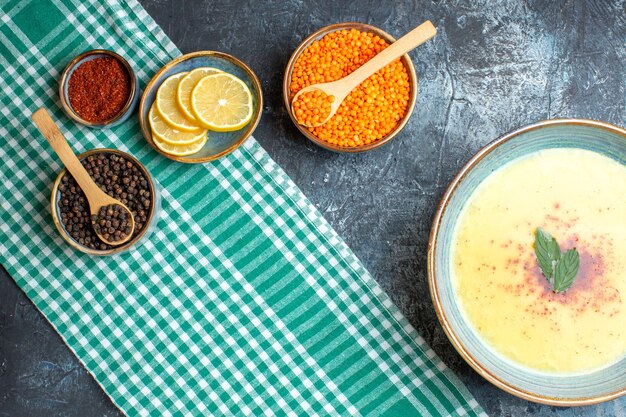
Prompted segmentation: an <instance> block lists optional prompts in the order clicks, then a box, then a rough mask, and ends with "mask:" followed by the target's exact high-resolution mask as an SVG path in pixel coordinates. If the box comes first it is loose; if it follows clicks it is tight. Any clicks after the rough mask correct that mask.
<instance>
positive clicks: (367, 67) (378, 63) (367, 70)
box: [344, 20, 437, 94]
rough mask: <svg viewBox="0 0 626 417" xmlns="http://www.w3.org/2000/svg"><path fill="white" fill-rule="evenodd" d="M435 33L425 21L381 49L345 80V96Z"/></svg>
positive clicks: (435, 30) (434, 29)
mask: <svg viewBox="0 0 626 417" xmlns="http://www.w3.org/2000/svg"><path fill="white" fill-rule="evenodd" d="M436 33H437V29H436V28H435V26H433V24H432V23H431V22H430V20H427V21H425V22H424V23H422V24H421V25H419V26H418V27H416V28H415V29H413V30H412V31H410V32H409V33H407V34H406V35H404V36H403V37H401V38H400V39H398V40H397V41H395V42H394V43H392V44H391V45H389V46H388V47H387V48H385V49H383V50H382V51H381V52H380V53H379V54H377V55H376V56H375V57H374V58H372V59H370V60H369V61H367V62H366V63H365V64H363V65H362V66H360V67H359V68H358V69H356V70H355V71H354V72H353V73H352V74H350V75H349V76H347V77H346V78H345V81H346V83H345V86H344V89H345V90H346V94H348V93H349V92H350V91H352V90H353V89H354V88H356V86H357V85H359V84H361V83H362V82H363V81H365V80H366V79H367V78H368V77H369V76H370V75H372V74H374V73H375V72H376V71H378V70H379V69H381V68H383V67H384V66H385V65H387V64H389V63H391V62H392V61H393V60H395V59H397V58H400V57H401V56H402V55H404V54H406V53H407V52H409V51H410V50H411V49H414V48H417V47H418V46H420V45H421V44H423V43H424V42H426V41H427V40H429V39H430V38H432V37H433V36H435V34H436Z"/></svg>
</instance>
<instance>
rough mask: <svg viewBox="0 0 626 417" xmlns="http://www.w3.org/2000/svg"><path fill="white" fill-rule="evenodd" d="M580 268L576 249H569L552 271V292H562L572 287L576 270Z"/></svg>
mask: <svg viewBox="0 0 626 417" xmlns="http://www.w3.org/2000/svg"><path fill="white" fill-rule="evenodd" d="M579 267H580V256H579V255H578V251H577V250H576V248H573V249H569V250H568V251H567V252H565V254H564V255H563V256H562V257H561V259H559V261H558V262H557V263H556V268H555V269H554V291H556V292H563V291H565V290H567V289H568V288H569V287H571V286H572V284H573V283H574V279H575V278H576V274H577V273H578V268H579Z"/></svg>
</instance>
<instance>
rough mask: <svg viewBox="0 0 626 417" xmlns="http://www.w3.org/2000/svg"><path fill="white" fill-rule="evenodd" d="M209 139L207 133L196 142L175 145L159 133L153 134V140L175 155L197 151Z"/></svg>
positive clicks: (161, 147)
mask: <svg viewBox="0 0 626 417" xmlns="http://www.w3.org/2000/svg"><path fill="white" fill-rule="evenodd" d="M205 132H206V131H205ZM207 139H208V136H207V135H206V134H205V135H204V136H202V137H200V139H199V140H197V141H196V142H191V143H186V144H183V145H173V144H171V143H169V142H166V141H164V140H163V139H162V138H161V137H160V136H158V135H152V141H153V142H154V144H155V145H156V146H157V147H158V148H159V149H160V150H162V151H163V152H165V153H166V154H169V155H174V156H188V155H193V154H194V153H197V152H198V151H199V150H200V149H202V147H203V146H204V144H205V143H206V141H207Z"/></svg>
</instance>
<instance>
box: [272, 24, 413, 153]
mask: <svg viewBox="0 0 626 417" xmlns="http://www.w3.org/2000/svg"><path fill="white" fill-rule="evenodd" d="M394 41H395V39H394V38H393V37H392V36H391V35H389V34H388V33H386V32H385V31H383V30H381V29H379V28H377V27H375V26H371V25H368V24H364V23H357V22H345V23H337V24H333V25H329V26H325V27H323V28H321V29H319V30H317V31H315V32H314V33H312V34H311V35H310V36H308V37H307V38H306V39H305V40H304V41H302V42H301V43H300V45H299V46H298V47H297V48H296V49H295V51H294V52H293V54H292V55H291V58H290V59H289V62H288V63H287V67H286V70H285V75H284V79H283V100H284V103H285V108H286V110H287V113H288V114H289V117H290V118H291V120H292V121H293V123H294V124H295V125H296V127H297V128H298V129H299V130H300V132H301V133H302V134H303V135H304V136H306V137H307V138H308V139H309V140H311V141H312V142H313V143H315V144H317V145H319V146H321V147H323V148H326V149H329V150H331V151H335V152H345V153H355V152H365V151H368V150H371V149H375V148H378V147H380V146H382V145H384V144H386V143H388V142H390V141H391V140H392V139H394V138H395V137H396V136H397V135H398V134H399V133H400V132H401V131H402V129H403V128H404V127H405V126H406V124H407V122H408V120H409V118H410V117H411V114H412V112H413V108H414V107H415V102H416V99H417V75H416V74H415V68H414V67H413V63H412V62H411V58H410V57H409V56H408V55H407V54H405V55H403V56H402V57H401V58H400V59H398V60H396V61H394V62H392V63H391V64H389V65H387V66H386V67H384V68H383V69H381V70H379V71H378V72H377V73H375V74H374V75H372V76H371V77H369V78H368V79H367V80H365V81H364V82H362V83H361V84H360V85H359V86H358V87H357V88H355V89H354V90H353V91H352V92H351V93H350V94H349V95H348V96H347V97H346V99H345V100H344V101H343V102H342V103H341V105H340V107H339V109H338V110H337V113H336V114H335V115H334V116H333V117H331V118H330V119H329V120H328V121H327V122H326V123H324V124H323V125H321V126H318V127H313V128H311V127H306V126H304V125H303V124H302V119H303V118H306V117H307V114H303V112H302V110H301V109H295V111H294V109H292V100H293V98H294V96H295V95H296V94H297V93H298V92H299V91H300V90H301V89H303V88H304V87H307V86H309V85H313V84H319V83H326V82H331V81H336V80H338V79H341V78H343V77H345V76H347V75H348V74H350V73H351V72H353V71H354V70H356V69H357V68H359V67H360V66H361V65H363V64H364V63H365V62H367V61H368V60H369V59H371V58H372V57H374V56H375V55H376V54H378V53H379V52H380V51H382V50H383V49H385V48H386V47H387V46H388V45H389V44H391V43H392V42H394ZM322 104H325V103H322ZM320 111H323V109H322V108H320ZM296 113H299V114H296ZM308 116H311V117H316V116H317V115H316V114H310V115H308Z"/></svg>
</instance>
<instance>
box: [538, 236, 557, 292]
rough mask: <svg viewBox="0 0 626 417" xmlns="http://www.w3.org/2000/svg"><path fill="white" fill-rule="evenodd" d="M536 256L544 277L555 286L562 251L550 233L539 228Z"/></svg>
mask: <svg viewBox="0 0 626 417" xmlns="http://www.w3.org/2000/svg"><path fill="white" fill-rule="evenodd" d="M534 246H535V256H536V257H537V263H538V264H539V268H541V272H542V273H543V276H544V277H546V278H547V279H548V282H549V283H550V284H552V285H554V274H555V269H556V265H557V262H558V261H559V259H561V249H560V248H559V244H558V243H557V242H556V239H555V238H553V237H552V236H551V235H550V233H548V232H546V231H545V230H543V229H542V228H541V227H538V228H537V230H536V231H535V245H534Z"/></svg>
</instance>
